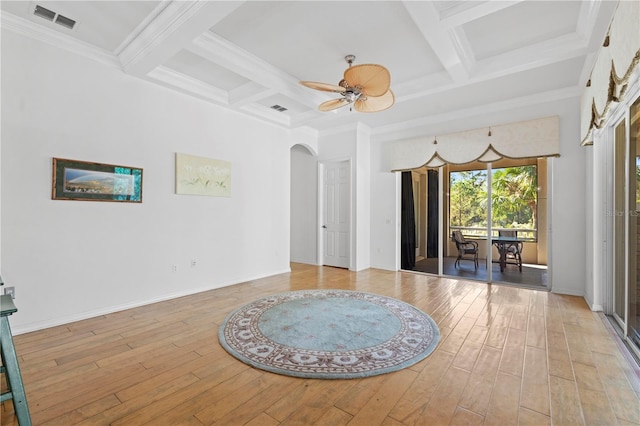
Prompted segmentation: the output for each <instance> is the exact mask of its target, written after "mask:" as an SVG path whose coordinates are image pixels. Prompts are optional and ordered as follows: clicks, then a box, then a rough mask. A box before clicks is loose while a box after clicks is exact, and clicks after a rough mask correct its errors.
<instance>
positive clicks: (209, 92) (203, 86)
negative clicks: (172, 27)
mask: <svg viewBox="0 0 640 426" xmlns="http://www.w3.org/2000/svg"><path fill="white" fill-rule="evenodd" d="M145 79H146V80H152V81H154V82H156V83H160V84H162V85H163V86H166V87H170V88H172V89H174V90H179V91H181V92H183V93H187V94H189V95H191V96H196V97H198V98H201V99H206V100H208V101H213V102H215V103H218V104H221V105H229V95H228V94H227V92H226V91H224V90H221V89H218V88H217V87H214V86H211V85H210V84H207V83H204V82H203V81H202V80H198V79H196V78H193V77H191V76H188V75H185V74H182V73H180V72H178V71H175V70H173V69H171V68H167V67H163V66H160V67H157V68H155V69H153V70H151V71H150V72H149V74H148V75H147V76H146V77H145Z"/></svg>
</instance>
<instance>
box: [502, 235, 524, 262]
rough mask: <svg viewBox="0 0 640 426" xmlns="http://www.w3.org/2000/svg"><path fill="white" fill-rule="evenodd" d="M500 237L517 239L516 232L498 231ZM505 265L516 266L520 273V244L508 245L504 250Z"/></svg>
mask: <svg viewBox="0 0 640 426" xmlns="http://www.w3.org/2000/svg"><path fill="white" fill-rule="evenodd" d="M498 235H499V236H501V237H513V238H517V237H518V231H504V230H503V231H498ZM505 256H506V264H512V265H516V266H517V267H518V269H520V272H522V242H520V241H518V242H514V243H510V244H508V245H507V246H506V248H505Z"/></svg>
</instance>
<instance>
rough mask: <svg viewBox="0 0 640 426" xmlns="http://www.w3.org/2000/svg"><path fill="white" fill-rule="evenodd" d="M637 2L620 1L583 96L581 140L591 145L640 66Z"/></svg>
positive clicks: (639, 10)
mask: <svg viewBox="0 0 640 426" xmlns="http://www.w3.org/2000/svg"><path fill="white" fill-rule="evenodd" d="M639 25H640V2H639V1H620V2H618V7H617V9H616V12H615V15H614V16H613V19H612V20H611V25H610V26H609V31H608V33H607V37H606V38H605V41H604V44H603V46H602V47H601V48H600V50H599V52H598V58H597V59H596V63H595V64H594V66H593V70H592V71H591V76H590V78H589V81H588V82H587V87H586V88H585V90H584V91H583V93H582V100H581V120H580V136H581V139H582V140H581V143H582V145H590V144H592V143H593V131H594V130H595V129H599V128H600V127H601V126H602V125H603V124H604V122H605V121H606V119H607V117H608V114H609V110H610V108H611V105H612V103H613V102H619V101H621V100H623V99H624V95H625V91H626V89H627V84H628V83H629V80H630V78H631V76H632V75H633V73H634V72H635V71H636V70H637V69H638V67H639V65H638V64H640V29H639Z"/></svg>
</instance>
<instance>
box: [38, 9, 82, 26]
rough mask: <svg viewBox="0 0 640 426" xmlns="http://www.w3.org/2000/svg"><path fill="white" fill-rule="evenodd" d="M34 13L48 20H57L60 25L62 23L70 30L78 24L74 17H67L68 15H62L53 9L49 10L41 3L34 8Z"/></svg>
mask: <svg viewBox="0 0 640 426" xmlns="http://www.w3.org/2000/svg"><path fill="white" fill-rule="evenodd" d="M33 14H34V15H36V16H39V17H41V18H44V19H46V20H47V21H51V22H55V23H56V24H58V25H62V26H63V27H65V28H68V29H70V30H72V29H73V27H74V26H75V25H76V21H74V20H73V19H71V18H67V17H66V16H63V15H60V14H59V13H56V12H54V11H53V10H49V9H47V8H46V7H42V6H40V5H36V7H35V9H33Z"/></svg>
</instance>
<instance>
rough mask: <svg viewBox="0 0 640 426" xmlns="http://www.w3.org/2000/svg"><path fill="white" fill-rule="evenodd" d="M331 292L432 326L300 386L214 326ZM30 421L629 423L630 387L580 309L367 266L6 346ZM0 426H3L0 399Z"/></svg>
mask: <svg viewBox="0 0 640 426" xmlns="http://www.w3.org/2000/svg"><path fill="white" fill-rule="evenodd" d="M310 288H340V289H351V290H359V291H366V292H372V293H378V294H383V295H387V296H391V297H395V298H397V299H401V300H404V301H405V302H408V303H411V304H413V305H415V306H417V307H418V308H420V309H422V310H423V311H424V312H426V313H428V314H429V315H431V317H432V318H433V319H434V320H435V321H436V322H437V323H438V326H439V328H440V332H441V334H442V337H441V341H440V343H439V345H438V348H437V349H436V350H435V351H434V352H433V353H432V354H431V355H430V356H429V357H428V358H426V359H425V360H423V361H421V362H419V363H418V364H416V365H414V366H412V367H410V368H407V369H404V370H401V371H398V372H394V373H390V374H385V375H381V376H375V377H370V378H366V379H352V380H310V379H299V378H292V377H286V376H280V375H277V374H272V373H268V372H263V371H261V370H257V369H255V368H252V367H249V366H247V365H245V364H243V363H242V362H240V361H238V360H236V359H235V358H233V357H231V356H230V355H229V354H227V353H226V352H225V351H224V349H223V348H222V347H221V346H220V344H219V343H218V339H217V330H218V326H219V324H220V323H221V322H222V320H223V319H224V318H225V316H226V315H227V314H228V313H230V312H231V311H232V310H233V309H234V308H236V307H238V306H240V305H242V304H244V303H247V302H249V301H251V300H253V299H255V298H258V297H262V296H264V295H267V294H272V293H277V292H283V291H290V290H301V289H310ZM15 343H16V350H17V352H18V354H19V355H20V362H21V368H22V373H23V379H24V383H25V388H26V392H27V398H28V402H29V406H30V409H31V416H32V420H33V423H34V424H35V425H65V426H66V425H74V424H82V425H108V424H110V425H145V424H148V425H202V424H204V425H209V424H228V425H255V426H270V425H330V426H337V425H346V424H350V425H366V426H372V425H386V426H400V425H440V424H442V425H447V424H468V425H474V424H487V425H516V424H522V425H545V424H555V425H573V424H578V425H580V424H589V425H616V424H620V425H631V424H635V425H638V424H640V399H639V395H640V379H639V378H638V376H637V374H638V373H637V370H635V369H634V367H632V366H631V365H630V364H629V363H628V362H627V361H626V359H625V358H624V356H623V352H621V351H620V349H619V348H618V346H617V344H616V342H615V340H614V339H612V337H611V335H610V333H609V331H608V330H607V327H606V325H605V323H604V322H603V319H602V317H601V316H600V315H599V314H596V313H592V312H591V311H590V310H589V309H588V308H587V305H586V304H585V302H584V300H583V299H582V298H579V297H572V296H560V295H555V294H551V293H547V292H543V291H533V290H526V289H518V288H515V287H508V286H500V285H487V284H483V283H478V282H468V281H462V280H453V279H444V278H436V277H429V276H425V275H419V274H411V273H400V272H398V273H396V272H388V271H381V270H366V271H363V272H357V273H354V272H349V271H346V270H342V269H336V268H328V267H315V266H309V265H301V264H292V272H291V273H290V274H281V275H277V276H273V277H269V278H265V279H260V280H256V281H252V282H248V283H243V284H238V285H234V286H230V287H226V288H222V289H217V290H212V291H208V292H204V293H200V294H196V295H192V296H187V297H182V298H179V299H175V300H170V301H166V302H162V303H156V304H153V305H148V306H144V307H140V308H135V309H130V310H127V311H122V312H117V313H113V314H109V315H104V316H100V317H97V318H92V319H88V320H84V321H80V322H76V323H72V324H67V325H64V326H59V327H55V328H50V329H46V330H41V331H37V332H33V333H28V334H23V335H19V336H16V337H15ZM0 424H2V425H10V424H17V421H16V420H15V418H14V415H13V409H12V404H11V402H4V403H3V404H2V416H1V418H0Z"/></svg>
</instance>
